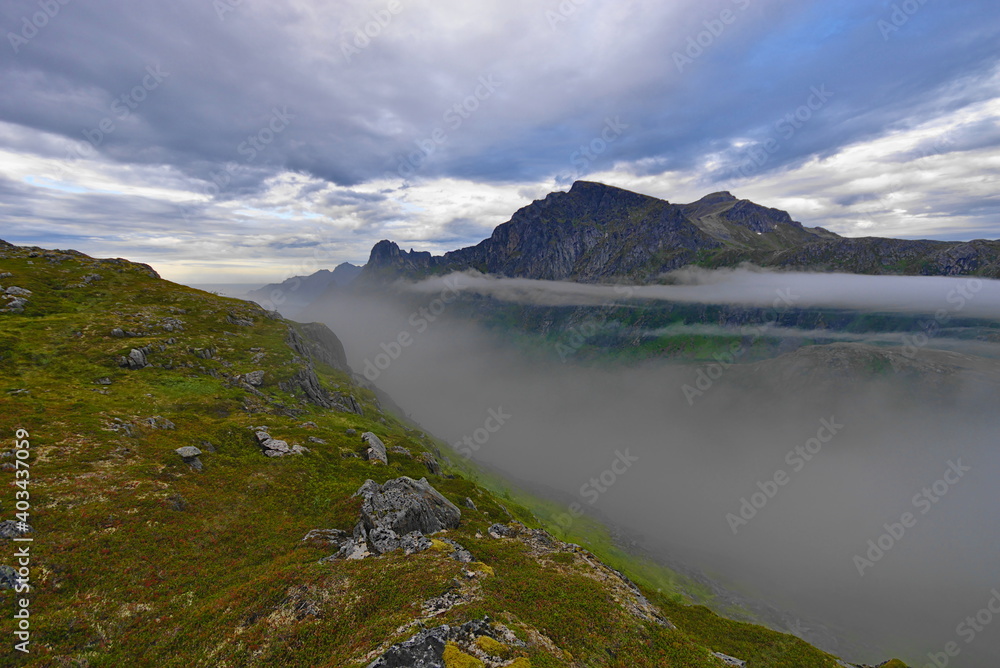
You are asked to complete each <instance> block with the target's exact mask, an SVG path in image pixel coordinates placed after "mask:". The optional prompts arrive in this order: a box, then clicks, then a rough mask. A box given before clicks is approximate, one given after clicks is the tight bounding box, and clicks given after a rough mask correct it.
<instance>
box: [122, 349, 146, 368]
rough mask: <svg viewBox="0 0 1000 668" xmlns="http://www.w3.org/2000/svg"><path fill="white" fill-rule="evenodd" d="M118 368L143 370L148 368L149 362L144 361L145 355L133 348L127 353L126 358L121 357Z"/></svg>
mask: <svg viewBox="0 0 1000 668" xmlns="http://www.w3.org/2000/svg"><path fill="white" fill-rule="evenodd" d="M118 364H119V366H122V367H127V368H129V369H143V368H145V367H147V366H149V361H148V360H147V359H146V353H145V352H143V351H142V350H140V349H138V348H133V349H132V351H131V352H129V354H128V357H123V358H121V360H120V361H119V362H118Z"/></svg>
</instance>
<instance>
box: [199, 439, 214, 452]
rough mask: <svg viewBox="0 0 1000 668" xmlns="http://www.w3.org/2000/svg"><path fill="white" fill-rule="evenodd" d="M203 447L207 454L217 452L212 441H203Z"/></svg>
mask: <svg viewBox="0 0 1000 668" xmlns="http://www.w3.org/2000/svg"><path fill="white" fill-rule="evenodd" d="M201 447H202V448H204V449H205V451H206V452H215V450H216V448H215V445H214V444H213V443H212V442H211V441H202V442H201Z"/></svg>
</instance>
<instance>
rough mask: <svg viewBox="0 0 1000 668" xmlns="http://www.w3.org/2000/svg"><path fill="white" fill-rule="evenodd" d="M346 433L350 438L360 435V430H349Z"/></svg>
mask: <svg viewBox="0 0 1000 668" xmlns="http://www.w3.org/2000/svg"><path fill="white" fill-rule="evenodd" d="M344 433H345V434H346V435H348V436H357V435H358V430H357V429H348V430H347V431H345V432H344Z"/></svg>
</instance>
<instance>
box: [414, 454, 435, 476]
mask: <svg viewBox="0 0 1000 668" xmlns="http://www.w3.org/2000/svg"><path fill="white" fill-rule="evenodd" d="M417 461H418V462H420V463H422V464H423V465H424V466H426V467H427V471H428V472H429V473H430V474H431V475H441V464H440V463H439V462H438V460H437V457H435V456H434V455H432V454H431V453H429V452H423V453H421V454H420V455H418V456H417Z"/></svg>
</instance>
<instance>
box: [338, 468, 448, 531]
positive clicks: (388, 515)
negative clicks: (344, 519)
mask: <svg viewBox="0 0 1000 668" xmlns="http://www.w3.org/2000/svg"><path fill="white" fill-rule="evenodd" d="M355 496H360V497H361V499H362V501H361V523H362V524H363V525H364V527H365V529H367V530H368V531H371V530H373V529H376V528H387V529H392V530H393V531H395V532H396V534H397V535H400V536H402V535H404V534H408V533H410V532H411V531H419V532H420V533H421V534H432V533H436V532H438V531H442V530H443V529H454V528H456V527H457V526H458V525H459V523H460V522H461V519H462V511H461V510H459V509H458V507H457V506H456V505H455V504H453V503H452V502H451V501H449V500H448V499H446V498H444V497H443V496H442V495H441V493H440V492H438V491H437V490H436V489H434V488H433V487H431V485H430V483H428V482H427V478H421V479H420V480H414V479H413V478H408V477H406V476H403V477H401V478H395V479H393V480H389V481H387V482H386V483H385V484H384V485H378V484H376V483H375V482H373V481H371V480H368V481H367V482H365V484H364V485H362V487H361V488H360V489H359V490H358V491H357V492H356V493H355Z"/></svg>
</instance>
